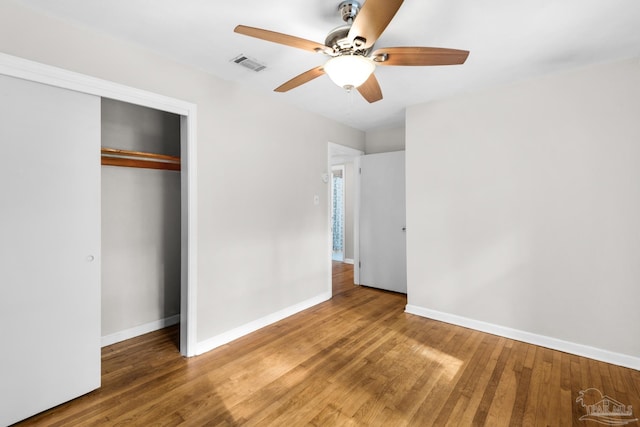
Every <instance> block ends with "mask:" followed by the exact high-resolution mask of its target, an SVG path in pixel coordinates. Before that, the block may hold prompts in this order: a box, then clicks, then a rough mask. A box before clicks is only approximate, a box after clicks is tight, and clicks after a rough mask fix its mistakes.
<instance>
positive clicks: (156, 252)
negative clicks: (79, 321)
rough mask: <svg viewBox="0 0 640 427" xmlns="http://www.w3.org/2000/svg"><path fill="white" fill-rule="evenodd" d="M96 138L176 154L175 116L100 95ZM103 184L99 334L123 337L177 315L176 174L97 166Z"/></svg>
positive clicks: (177, 130)
mask: <svg viewBox="0 0 640 427" xmlns="http://www.w3.org/2000/svg"><path fill="white" fill-rule="evenodd" d="M101 138H102V146H103V147H109V148H120V149H126V150H134V151H146V152H151V153H158V154H169V155H180V116H178V115H175V114H171V113H165V112H162V111H158V110H153V109H151V108H144V107H140V106H137V105H132V104H127V103H124V102H118V101H113V100H109V99H102V129H101ZM101 186H102V192H101V196H102V221H101V222H102V335H103V337H104V336H109V335H113V334H116V333H117V334H119V335H123V338H124V337H128V336H129V334H127V333H126V332H127V331H129V330H131V329H133V328H136V327H140V326H142V325H146V324H149V323H155V322H158V321H161V320H163V319H168V318H171V317H172V316H175V315H177V314H179V313H180V173H179V172H175V171H166V170H155V169H139V168H127V167H117V166H102V183H101ZM106 341H107V342H108V343H111V342H113V340H106Z"/></svg>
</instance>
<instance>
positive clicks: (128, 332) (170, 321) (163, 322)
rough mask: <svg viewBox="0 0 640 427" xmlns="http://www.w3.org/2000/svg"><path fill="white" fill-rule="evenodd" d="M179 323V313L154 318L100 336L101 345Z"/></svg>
mask: <svg viewBox="0 0 640 427" xmlns="http://www.w3.org/2000/svg"><path fill="white" fill-rule="evenodd" d="M178 323H180V315H179V314H176V315H175V316H170V317H166V318H164V319H160V320H155V321H153V322H149V323H145V324H144V325H140V326H136V327H135V328H130V329H125V330H124V331H120V332H116V333H113V334H110V335H105V336H103V337H102V341H101V344H102V347H105V346H108V345H111V344H115V343H117V342H120V341H124V340H128V339H130V338H135V337H137V336H139V335H144V334H147V333H149V332H153V331H157V330H158V329H162V328H166V327H167V326H172V325H176V324H178Z"/></svg>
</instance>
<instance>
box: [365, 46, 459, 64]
mask: <svg viewBox="0 0 640 427" xmlns="http://www.w3.org/2000/svg"><path fill="white" fill-rule="evenodd" d="M468 56H469V51H467V50H457V49H443V48H439V47H385V48H382V49H376V50H375V52H373V54H372V55H371V59H373V61H374V62H375V63H376V65H456V64H464V61H466V60H467V57H468Z"/></svg>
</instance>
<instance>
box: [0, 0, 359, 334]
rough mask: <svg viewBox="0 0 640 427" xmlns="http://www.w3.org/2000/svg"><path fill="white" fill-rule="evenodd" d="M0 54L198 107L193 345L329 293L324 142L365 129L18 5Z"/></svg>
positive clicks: (4, 11) (1, 21) (6, 18)
mask: <svg viewBox="0 0 640 427" xmlns="http://www.w3.org/2000/svg"><path fill="white" fill-rule="evenodd" d="M0 51H1V52H4V53H8V54H11V55H16V56H20V57H23V58H27V59H31V60H35V61H38V62H42V63H45V64H50V65H54V66H58V67H62V68H65V69H68V70H72V71H77V72H80V73H83V74H87V75H90V76H94V77H99V78H104V79H107V80H110V81H114V82H117V83H121V84H125V85H128V86H132V87H136V88H140V89H144V90H149V91H152V92H155V93H159V94H162V95H167V96H171V97H174V98H178V99H183V100H185V101H188V102H192V103H195V104H197V107H198V121H197V138H198V159H197V165H196V166H197V170H198V176H197V188H198V194H197V197H198V211H197V212H196V214H197V217H198V259H197V262H198V273H197V279H198V288H197V296H198V301H197V319H196V321H197V337H196V339H197V342H198V343H203V342H205V341H207V340H208V339H214V338H216V337H218V336H221V335H222V334H224V333H226V332H228V331H230V330H232V329H234V328H240V327H243V326H245V325H247V324H249V323H250V322H252V321H255V320H258V319H261V318H263V317H265V316H268V315H271V314H273V313H276V312H278V311H280V310H284V309H286V308H289V307H293V306H296V305H297V304H300V303H302V302H305V301H307V300H310V299H312V298H314V299H316V298H318V297H323V296H325V295H327V294H328V293H329V294H330V289H331V286H330V277H331V275H330V273H331V272H330V263H329V262H327V254H328V253H329V246H328V245H329V239H328V238H327V236H328V233H329V231H328V227H329V218H328V212H329V208H328V203H329V202H328V196H329V190H328V188H327V184H325V183H323V182H322V180H321V176H322V174H323V173H326V172H327V163H328V159H327V142H328V141H332V142H335V143H337V144H341V145H346V146H350V147H353V148H356V149H359V150H364V139H365V138H364V133H363V132H362V131H359V130H356V129H354V128H351V127H348V126H344V125H341V124H337V123H335V122H333V121H331V120H328V119H326V118H323V117H321V116H318V115H315V114H311V113H307V112H304V111H301V110H298V109H297V108H295V107H292V106H289V105H287V104H285V103H283V102H281V101H280V100H279V99H280V98H279V96H280V94H264V95H262V94H261V95H258V94H256V93H254V92H253V91H252V90H251V89H249V88H245V87H243V86H241V85H237V84H232V83H229V82H226V81H223V80H221V79H218V78H216V77H214V76H212V75H210V74H208V73H205V72H203V71H201V70H198V69H195V68H191V67H187V66H185V65H183V64H180V63H177V62H174V61H171V60H168V59H166V58H164V57H161V56H159V55H157V54H155V53H153V52H151V51H148V50H145V49H142V48H139V47H137V46H134V45H131V44H128V43H126V42H123V41H120V40H116V39H114V38H111V37H108V36H106V35H103V34H100V33H97V32H93V31H91V30H89V29H87V28H85V27H80V26H74V25H70V24H67V23H65V22H63V21H60V20H57V19H55V18H52V17H50V16H47V15H44V14H40V13H38V12H35V11H33V10H32V9H29V8H27V7H24V6H21V5H19V4H17V3H14V2H0ZM314 195H319V196H320V203H319V205H314V203H313V198H314ZM205 344H206V343H205ZM204 347H206V345H204Z"/></svg>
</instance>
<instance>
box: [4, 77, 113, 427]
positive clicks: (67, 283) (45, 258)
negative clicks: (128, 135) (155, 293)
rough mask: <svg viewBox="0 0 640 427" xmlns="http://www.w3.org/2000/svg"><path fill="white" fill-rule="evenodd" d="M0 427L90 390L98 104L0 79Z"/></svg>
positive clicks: (96, 311) (95, 335)
mask: <svg viewBox="0 0 640 427" xmlns="http://www.w3.org/2000/svg"><path fill="white" fill-rule="evenodd" d="M0 147H1V148H2V150H1V152H2V159H3V162H2V167H0V188H1V189H2V190H1V192H0V342H2V344H1V349H2V351H0V425H8V424H12V423H14V422H16V421H19V420H21V419H24V418H26V417H29V416H31V415H34V414H36V413H38V412H41V411H43V410H45V409H48V408H51V407H53V406H56V405H58V404H60V403H63V402H65V401H68V400H70V399H73V398H75V397H77V396H80V395H82V394H85V393H87V392H89V391H91V390H93V389H95V388H98V387H99V386H100V158H99V155H100V98H98V97H95V96H90V95H86V94H81V93H78V92H73V91H69V90H64V89H59V88H55V87H51V86H47V85H43V84H39V83H33V82H29V81H25V80H21V79H16V78H13V77H7V76H3V75H0Z"/></svg>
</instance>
